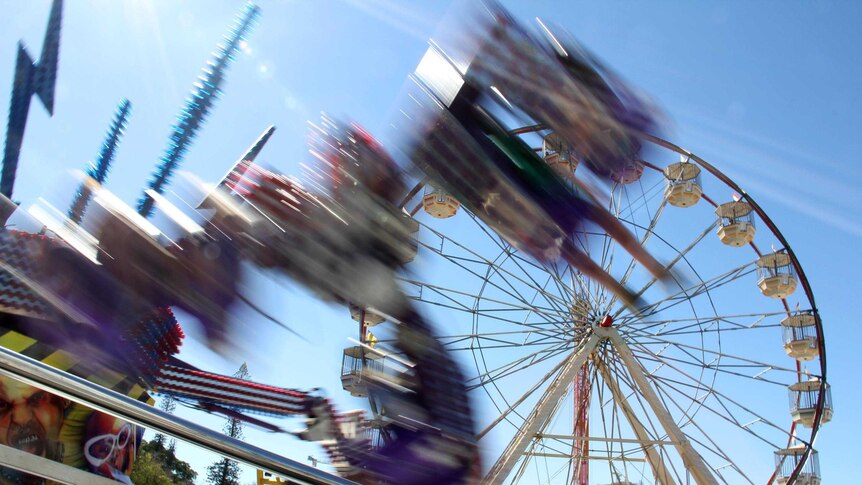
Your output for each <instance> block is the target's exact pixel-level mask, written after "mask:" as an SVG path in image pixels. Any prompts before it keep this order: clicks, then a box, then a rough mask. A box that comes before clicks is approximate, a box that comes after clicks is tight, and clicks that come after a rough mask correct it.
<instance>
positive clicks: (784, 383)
mask: <svg viewBox="0 0 862 485" xmlns="http://www.w3.org/2000/svg"><path fill="white" fill-rule="evenodd" d="M513 134H516V135H518V136H520V137H522V139H523V140H524V141H526V142H527V143H528V144H530V145H531V146H533V147H535V149H536V150H537V151H538V152H540V153H541V154H542V155H543V157H544V159H545V161H546V162H547V163H548V164H550V165H551V166H552V167H553V168H554V169H555V170H557V171H558V173H559V174H560V175H562V176H563V177H567V178H569V179H570V180H574V179H575V178H577V177H581V176H582V175H581V172H579V171H578V170H577V165H578V163H577V159H576V157H575V156H573V154H572V153H570V152H569V151H568V150H567V149H566V147H565V146H564V145H561V143H560V140H559V139H558V138H557V137H555V136H554V135H553V134H552V133H549V132H548V131H547V130H544V129H542V127H541V126H532V127H526V128H523V129H520V130H516V131H515V132H514V133H513ZM649 141H650V142H651V143H652V144H653V145H654V148H655V150H654V152H653V154H652V156H650V157H649V158H650V159H649V160H639V161H636V162H632V163H631V164H630V165H629V166H628V167H626V169H625V170H623V171H620V172H618V173H616V174H615V175H614V177H613V183H612V185H611V186H610V189H609V191H607V193H606V194H605V197H604V204H605V205H606V207H607V209H608V211H609V212H611V213H612V214H613V215H614V216H615V217H616V218H618V220H619V221H620V222H622V223H623V224H624V225H625V226H626V227H627V228H628V229H629V230H630V231H631V232H632V233H633V234H634V235H635V236H636V237H637V238H638V240H639V241H640V242H641V243H642V244H643V246H644V247H645V248H646V249H647V250H649V251H650V252H652V253H653V254H654V255H656V256H657V257H658V258H659V259H660V260H662V261H663V263H665V264H667V265H669V266H670V267H671V268H673V269H674V271H675V272H676V275H677V276H676V278H675V281H673V282H672V283H671V284H664V285H663V284H662V283H658V282H657V280H656V278H654V277H653V276H652V275H651V274H649V273H648V272H647V271H646V270H644V269H642V268H640V267H638V266H637V265H636V264H635V262H634V261H633V258H632V257H631V256H630V255H629V254H628V253H627V252H625V251H624V250H622V249H620V248H618V247H617V243H616V241H615V240H614V239H613V238H611V237H610V236H608V235H607V234H606V233H605V232H603V231H601V232H591V230H589V229H585V230H583V231H581V232H580V233H579V234H576V235H575V238H576V240H577V241H578V243H579V244H580V246H581V249H582V250H583V251H584V252H586V253H587V254H588V255H589V256H590V257H591V258H593V259H594V260H595V261H596V262H598V263H599V264H600V265H601V266H602V268H604V269H605V270H606V271H607V272H608V273H610V274H612V275H613V276H614V277H616V278H618V279H619V280H620V281H621V282H623V283H624V284H627V285H629V287H631V288H634V289H636V290H638V291H637V293H638V296H641V297H642V298H643V301H645V302H646V305H645V306H643V307H641V308H637V309H636V310H633V309H631V308H629V307H627V306H626V305H624V304H622V303H621V302H620V301H618V299H617V298H616V297H615V296H614V295H613V294H612V293H610V292H609V291H607V290H606V289H605V288H603V287H602V286H600V285H598V284H596V283H595V282H593V281H591V280H590V279H589V278H588V277H586V276H584V275H583V274H581V273H580V272H579V271H578V270H577V269H576V268H573V267H571V266H568V265H566V264H562V265H560V264H554V265H549V264H540V263H538V262H536V261H535V260H534V259H532V258H530V257H528V256H526V255H524V254H522V253H521V252H519V251H518V250H517V249H515V248H514V247H512V246H511V245H510V244H508V243H507V242H506V240H505V239H503V238H502V237H500V236H499V235H498V234H496V233H495V232H494V231H493V230H491V229H490V228H488V227H487V226H486V225H485V224H484V223H483V222H481V221H480V220H479V219H478V218H477V217H476V216H475V215H473V214H472V213H470V212H469V211H467V210H464V209H463V208H461V209H460V210H459V204H458V201H457V200H455V198H454V197H452V196H451V195H449V194H447V193H446V192H444V191H442V190H440V189H436V188H434V187H430V186H429V187H427V188H426V189H425V193H424V195H422V196H421V201H419V202H418V203H415V202H411V203H410V205H408V206H406V207H405V209H406V210H411V211H412V212H413V213H414V214H417V215H416V218H417V221H418V222H419V223H420V225H421V229H420V231H419V235H418V239H419V241H420V243H419V244H420V252H419V257H418V258H417V260H416V261H415V262H414V263H412V266H411V270H412V272H411V273H409V274H408V276H405V277H404V278H403V280H402V284H403V286H404V288H405V289H406V291H408V293H409V294H410V295H411V296H412V298H413V299H414V300H415V301H416V302H417V303H418V304H419V305H421V306H422V307H423V309H424V310H425V311H427V312H428V313H429V314H431V315H433V316H434V320H435V321H436V322H438V323H439V324H440V325H441V326H442V328H443V330H441V331H440V333H441V335H440V337H439V338H440V340H441V341H442V342H443V344H444V345H445V346H446V348H447V349H448V350H449V351H450V352H452V353H454V354H455V355H457V356H458V357H459V358H460V362H461V363H462V365H463V366H465V368H467V374H468V376H469V379H468V382H467V384H468V389H469V390H470V399H471V400H472V401H473V404H474V407H475V409H476V415H477V426H479V428H480V429H479V430H478V437H479V439H480V444H481V445H482V449H483V452H484V453H485V457H484V459H485V461H486V462H487V463H485V468H486V469H487V471H486V472H485V481H487V482H488V483H509V482H512V483H562V482H564V481H565V482H568V483H577V484H588V483H614V484H629V483H657V484H684V483H764V482H765V483H779V484H785V483H804V484H816V483H819V482H820V478H819V476H820V475H819V469H818V464H817V455H816V451H815V450H814V448H812V444H813V442H814V438H815V436H816V434H817V431H818V428H819V427H820V425H821V424H824V423H826V422H828V421H829V419H830V418H831V415H832V403H831V399H830V394H829V387H828V384H827V383H826V378H825V376H826V361H825V352H824V335H823V328H822V324H821V321H820V318H819V315H818V313H817V310H816V306H815V302H814V296H813V293H812V290H811V288H810V286H809V284H808V281H807V279H806V278H805V274H804V271H803V269H802V267H801V265H800V262H799V261H798V260H797V259H796V257H795V255H794V253H793V251H792V249H791V248H790V246H789V245H788V243H787V241H786V240H785V239H784V237H783V236H782V235H781V232H780V231H779V230H778V228H777V227H776V226H775V224H774V223H773V222H772V220H771V219H770V218H769V216H768V215H767V214H766V213H765V212H764V211H763V209H762V208H761V207H760V206H759V205H758V204H757V203H756V202H755V201H754V200H753V199H752V197H751V196H750V195H748V194H747V193H745V192H744V191H743V190H742V189H741V188H740V187H739V186H737V185H736V184H735V183H734V182H733V181H732V180H730V179H729V178H728V177H727V176H726V175H724V174H723V173H722V172H721V171H720V170H719V169H717V168H716V167H714V166H713V165H711V164H709V163H708V162H706V161H705V160H703V159H701V158H699V157H698V156H696V155H695V154H693V153H691V152H688V151H686V150H684V149H682V148H680V147H678V146H676V145H674V144H672V143H670V142H667V141H665V140H662V139H659V138H650V139H649ZM420 187H421V185H420V186H417V187H416V189H414V191H413V193H412V194H411V195H413V196H415V195H416V193H417V192H418V191H419V190H421V188H420ZM422 208H424V211H422V212H420V209H422ZM456 213H457V215H456ZM452 216H455V217H452ZM357 311H358V310H356V309H355V311H354V313H355V314H354V318H355V319H357V320H360V319H363V317H362V316H361V315H360V314H358V313H356V312H357ZM382 320H383V319H382V318H376V317H375V316H374V315H373V314H369V315H368V316H367V317H365V318H364V321H365V322H366V323H367V324H370V325H372V326H373V325H377V324H379V323H381V322H382ZM383 327H385V325H384V326H382V327H378V329H380V330H375V331H376V332H377V333H380V334H381V340H380V341H381V342H383V343H385V337H384V335H385V330H383ZM364 330H365V329H363V336H367V335H368V334H365V331H364ZM371 338H373V339H375V340H376V339H377V337H371ZM351 351H352V352H355V350H351ZM345 352H346V353H345V355H347V351H345ZM377 358H380V357H377ZM369 365H370V364H369ZM348 374H349V372H348V373H347V374H345V375H348ZM353 390H356V389H353ZM360 395H361V391H360ZM788 401H789V408H788ZM376 412H377V411H376V410H375V413H376ZM382 414H383V416H378V420H382V421H384V422H385V412H383V413H382ZM489 465H490V466H489Z"/></svg>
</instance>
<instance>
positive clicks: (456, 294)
mask: <svg viewBox="0 0 862 485" xmlns="http://www.w3.org/2000/svg"><path fill="white" fill-rule="evenodd" d="M399 281H401V282H402V283H405V284H408V285H412V286H414V287H416V288H418V292H417V294H415V295H411V298H412V299H413V300H415V301H419V302H422V303H427V304H431V305H437V306H441V307H444V308H449V309H452V310H457V311H459V312H464V313H469V314H471V315H476V314H477V312H480V311H481V312H482V313H487V314H488V315H487V317H488V318H491V319H494V320H499V321H502V322H507V323H511V324H513V325H523V326H532V327H535V326H541V325H553V326H557V327H558V326H560V324H562V323H564V322H563V321H561V320H559V318H560V314H559V312H557V311H555V310H554V309H552V308H547V307H542V306H538V305H535V304H531V302H529V301H523V300H520V299H516V298H514V297H513V300H517V301H505V300H501V299H498V298H490V297H488V296H484V295H483V294H473V293H469V292H466V291H459V290H455V289H452V288H445V287H442V286H436V285H430V284H428V283H425V282H422V281H417V280H411V279H407V278H399ZM427 293H430V294H431V295H437V296H439V297H440V298H442V299H443V301H439V300H436V299H431V298H429V295H427ZM481 302H485V303H488V304H493V305H499V307H483V308H481V309H479V308H477V305H478V303H481ZM517 312H526V313H527V314H535V315H537V316H538V317H541V320H542V322H533V323H528V322H525V321H523V320H513V319H510V318H506V317H505V315H506V314H507V313H517Z"/></svg>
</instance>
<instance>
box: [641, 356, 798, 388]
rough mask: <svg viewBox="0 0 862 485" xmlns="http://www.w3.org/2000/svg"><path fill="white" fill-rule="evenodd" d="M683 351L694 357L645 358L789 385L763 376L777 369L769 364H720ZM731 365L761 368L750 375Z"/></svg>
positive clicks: (784, 385) (662, 362)
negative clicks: (686, 358) (690, 358)
mask: <svg viewBox="0 0 862 485" xmlns="http://www.w3.org/2000/svg"><path fill="white" fill-rule="evenodd" d="M633 352H635V353H636V354H638V353H641V352H639V351H633ZM683 352H684V353H686V354H687V355H689V356H691V357H692V360H685V359H682V358H678V357H670V356H668V355H663V356H662V357H661V358H653V355H654V354H653V353H649V354H647V356H646V357H644V358H645V359H647V360H652V361H653V362H656V363H660V364H664V363H666V362H667V361H671V362H677V363H680V364H684V365H688V366H693V367H697V368H699V369H706V370H711V371H715V372H718V373H721V374H724V375H728V376H735V377H741V378H746V379H752V380H756V381H762V382H765V383H768V384H774V385H776V386H779V387H786V386H787V383H785V382H778V381H774V380H771V379H767V378H764V377H763V373H764V372H767V371H770V370H776V369H775V368H773V367H772V366H769V365H767V366H755V365H752V364H746V365H742V364H740V365H728V364H718V363H714V362H715V361H714V362H709V363H705V362H702V361H700V360H697V359H696V357H694V356H693V355H692V354H690V353H688V352H686V351H683ZM718 359H719V358H718V357H716V361H717V360H718ZM729 367H733V368H740V367H745V368H753V369H758V370H760V372H758V373H756V374H754V375H748V374H743V373H741V372H737V371H733V370H730V369H729ZM793 373H794V374H795V373H796V371H793Z"/></svg>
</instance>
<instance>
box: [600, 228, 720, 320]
mask: <svg viewBox="0 0 862 485" xmlns="http://www.w3.org/2000/svg"><path fill="white" fill-rule="evenodd" d="M717 225H718V221H712V223H711V224H710V225H709V226H708V227H707V228H706V229H704V230H703V232H701V233H700V234H698V235H697V237H695V238H694V240H693V241H692V242H690V243H689V244H688V246H686V247H685V248H683V249H682V250H681V251H676V256H674V258H673V259H672V260H671V261H670V262H669V263H668V264H667V266H665V267H666V268H667V269H668V271H670V270H671V269H673V268H674V267H675V266H676V265H677V264H678V263H679V262H680V261H682V260H685V261H686V262H687V261H688V259H687V255H688V253H690V252H691V251H692V250H693V249H694V248H695V247H697V245H698V244H700V243H701V242H702V241H703V240H704V238H706V236H707V235H709V234H710V233H711V232H712V231H713V229H715V227H716V226H717ZM671 247H672V246H671ZM657 281H658V278H656V277H652V278H650V280H649V281H647V283H646V284H644V286H642V287H641V289H640V290H638V291H637V292H636V293H635V295H636V296H641V295H643V294H644V293H645V292H646V291H647V290H648V289H649V288H650V287H652V285H654V284H655V283H656V282H657ZM625 310H626V308H625V307H620V308H619V309H617V311H616V312H615V313H614V315H613V316H614V319H617V318H619V316H620V315H621V314H622V313H623V312H624V311H625Z"/></svg>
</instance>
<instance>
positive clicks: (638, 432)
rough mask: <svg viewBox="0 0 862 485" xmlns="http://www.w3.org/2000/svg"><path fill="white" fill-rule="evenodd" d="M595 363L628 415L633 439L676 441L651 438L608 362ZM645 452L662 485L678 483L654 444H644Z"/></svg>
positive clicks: (615, 398)
mask: <svg viewBox="0 0 862 485" xmlns="http://www.w3.org/2000/svg"><path fill="white" fill-rule="evenodd" d="M594 363H595V366H596V369H597V370H598V371H599V374H601V375H602V380H603V381H604V382H605V384H606V385H607V386H608V389H610V391H611V395H612V396H613V398H614V404H616V405H617V406H618V407H619V408H620V410H621V411H622V412H623V416H625V417H626V420H627V421H628V422H629V426H631V428H632V431H634V433H635V436H637V437H638V439H637V440H632V441H635V442H637V443H669V444H674V445H676V443H673V442H669V441H662V442H659V441H654V440H651V439H650V436H649V433H647V430H646V428H644V426H643V424H641V422H640V420H639V419H638V417H637V415H636V414H635V412H634V409H632V407H631V405H630V404H629V401H628V399H626V396H625V394H623V393H622V391H621V390H620V385H619V384H618V383H617V381H616V379H614V376H613V375H611V372H610V369H608V366H607V364H605V363H604V361H602V359H600V358H596V359H594ZM643 450H644V454H645V455H646V461H647V462H648V463H649V465H650V468H652V473H653V476H654V477H655V479H656V482H658V483H659V484H660V485H676V481H674V479H673V477H672V476H671V474H670V470H668V468H667V467H666V466H665V464H664V460H663V459H662V457H661V454H660V453H659V452H658V451H657V450H656V449H655V447H654V446H649V445H644V447H643Z"/></svg>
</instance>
